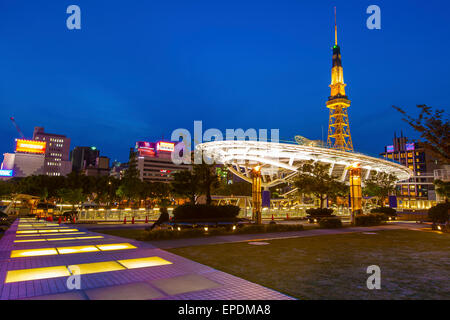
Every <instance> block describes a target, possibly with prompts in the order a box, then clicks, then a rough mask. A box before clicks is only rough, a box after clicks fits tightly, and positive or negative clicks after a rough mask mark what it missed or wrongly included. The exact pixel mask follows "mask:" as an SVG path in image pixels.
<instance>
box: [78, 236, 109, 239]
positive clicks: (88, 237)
mask: <svg viewBox="0 0 450 320" xmlns="http://www.w3.org/2000/svg"><path fill="white" fill-rule="evenodd" d="M100 238H103V236H87V237H77V239H100Z"/></svg>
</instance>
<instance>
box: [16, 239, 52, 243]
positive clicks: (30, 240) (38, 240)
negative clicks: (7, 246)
mask: <svg viewBox="0 0 450 320" xmlns="http://www.w3.org/2000/svg"><path fill="white" fill-rule="evenodd" d="M42 241H47V240H46V239H24V240H14V242H17V243H19V242H42Z"/></svg>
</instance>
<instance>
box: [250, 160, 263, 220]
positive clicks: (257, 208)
mask: <svg viewBox="0 0 450 320" xmlns="http://www.w3.org/2000/svg"><path fill="white" fill-rule="evenodd" d="M251 174H252V201H253V221H255V222H256V223H257V224H261V223H262V199H261V167H260V166H256V167H254V168H253V169H252V172H251Z"/></svg>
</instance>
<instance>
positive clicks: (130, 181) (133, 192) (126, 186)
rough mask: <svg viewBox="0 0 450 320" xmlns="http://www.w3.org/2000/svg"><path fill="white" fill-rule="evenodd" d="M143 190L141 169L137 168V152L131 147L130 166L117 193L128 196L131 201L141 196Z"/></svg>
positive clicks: (123, 196) (122, 196)
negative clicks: (140, 175)
mask: <svg viewBox="0 0 450 320" xmlns="http://www.w3.org/2000/svg"><path fill="white" fill-rule="evenodd" d="M141 190H142V181H141V180H140V178H139V170H138V168H137V154H136V152H134V151H133V150H132V149H131V150H130V160H129V162H128V168H127V170H126V171H125V174H124V176H123V178H122V180H121V184H120V186H119V188H118V189H117V192H116V194H117V195H118V196H119V197H120V198H122V199H124V198H126V199H127V200H128V201H131V200H136V199H139V198H140V195H141Z"/></svg>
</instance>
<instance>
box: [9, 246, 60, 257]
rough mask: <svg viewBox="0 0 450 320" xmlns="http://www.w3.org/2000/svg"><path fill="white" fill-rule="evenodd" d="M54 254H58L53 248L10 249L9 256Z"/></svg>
mask: <svg viewBox="0 0 450 320" xmlns="http://www.w3.org/2000/svg"><path fill="white" fill-rule="evenodd" d="M55 254H58V252H57V251H56V249H55V248H45V249H28V250H13V251H11V258H21V257H36V256H51V255H55Z"/></svg>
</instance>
